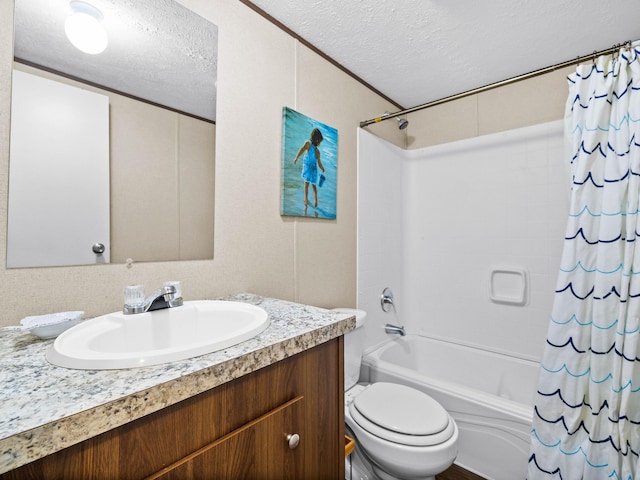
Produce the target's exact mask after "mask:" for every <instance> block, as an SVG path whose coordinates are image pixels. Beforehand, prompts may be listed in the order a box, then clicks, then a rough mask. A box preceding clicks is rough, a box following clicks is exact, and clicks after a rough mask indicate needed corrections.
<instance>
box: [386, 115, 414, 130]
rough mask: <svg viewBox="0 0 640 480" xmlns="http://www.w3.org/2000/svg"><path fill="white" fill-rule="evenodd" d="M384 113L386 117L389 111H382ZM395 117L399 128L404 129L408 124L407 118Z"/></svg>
mask: <svg viewBox="0 0 640 480" xmlns="http://www.w3.org/2000/svg"><path fill="white" fill-rule="evenodd" d="M398 113H399V112H398ZM384 114H385V116H386V117H389V116H390V115H391V113H390V112H384ZM383 119H384V118H383ZM395 119H396V122H398V128H399V129H400V130H404V129H405V128H407V127H408V126H409V120H407V119H406V118H400V117H395Z"/></svg>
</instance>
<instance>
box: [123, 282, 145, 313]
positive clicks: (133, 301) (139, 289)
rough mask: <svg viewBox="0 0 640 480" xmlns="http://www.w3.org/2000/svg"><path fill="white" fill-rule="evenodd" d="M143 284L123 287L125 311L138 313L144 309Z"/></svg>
mask: <svg viewBox="0 0 640 480" xmlns="http://www.w3.org/2000/svg"><path fill="white" fill-rule="evenodd" d="M144 302H145V296H144V285H127V286H126V287H124V308H123V311H124V312H125V313H140V312H142V311H144Z"/></svg>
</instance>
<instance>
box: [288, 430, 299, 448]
mask: <svg viewBox="0 0 640 480" xmlns="http://www.w3.org/2000/svg"><path fill="white" fill-rule="evenodd" d="M287 441H288V442H289V448H290V449H291V450H294V449H295V448H298V445H300V435H298V434H297V433H290V434H289V435H287Z"/></svg>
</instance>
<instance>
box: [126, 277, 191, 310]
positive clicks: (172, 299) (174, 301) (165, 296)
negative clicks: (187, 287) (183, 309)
mask: <svg viewBox="0 0 640 480" xmlns="http://www.w3.org/2000/svg"><path fill="white" fill-rule="evenodd" d="M180 295H181V292H180V291H178V288H177V287H176V286H175V285H171V284H165V285H163V286H162V288H159V289H157V290H155V291H154V292H153V293H152V294H151V295H149V296H148V297H147V298H146V299H145V301H144V303H142V304H137V305H129V304H127V303H125V305H124V307H123V309H122V313H124V314H125V315H131V314H134V313H144V312H151V311H153V310H161V309H163V308H173V307H180V306H181V305H182V303H183V301H182V297H181V296H180Z"/></svg>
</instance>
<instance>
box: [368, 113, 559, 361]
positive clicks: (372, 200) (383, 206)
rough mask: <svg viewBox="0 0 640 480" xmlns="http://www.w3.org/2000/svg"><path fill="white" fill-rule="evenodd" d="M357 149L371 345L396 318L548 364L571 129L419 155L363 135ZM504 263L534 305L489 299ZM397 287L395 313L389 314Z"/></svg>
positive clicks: (535, 131) (513, 134)
mask: <svg viewBox="0 0 640 480" xmlns="http://www.w3.org/2000/svg"><path fill="white" fill-rule="evenodd" d="M358 147H359V155H358V162H359V165H358V307H359V308H362V309H365V310H367V311H368V312H369V317H368V324H367V340H366V341H367V346H373V345H375V344H378V343H380V342H381V341H384V340H385V339H386V338H388V336H387V335H386V334H385V333H384V328H383V327H384V324H385V323H387V322H392V323H398V324H401V325H404V326H405V328H406V330H407V331H408V332H410V333H417V334H420V335H426V336H431V337H436V338H440V339H444V340H449V341H453V342H456V343H460V344H466V345H470V346H476V347H480V348H484V349H488V350H492V351H495V352H498V353H504V354H507V355H511V356H516V357H520V358H525V359H530V360H536V361H539V360H540V357H541V355H542V349H543V345H544V339H545V335H546V330H547V324H548V320H549V314H550V311H551V304H552V301H553V291H554V288H555V282H556V276H557V272H558V267H559V265H560V255H561V249H562V238H563V237H564V229H565V225H566V218H567V211H568V199H569V190H568V189H569V174H568V168H567V167H566V166H565V163H566V161H565V160H564V155H563V152H564V147H563V138H562V122H561V121H556V122H551V123H545V124H540V125H536V126H533V127H525V128H521V129H517V130H510V131H506V132H501V133H496V134H492V135H486V136H482V137H476V138H471V139H467V140H461V141H456V142H452V143H448V144H444V145H438V146H433V147H426V148H422V149H419V150H410V151H407V150H402V149H400V148H398V147H396V146H393V145H391V144H389V143H388V142H386V141H384V140H381V139H379V138H377V137H375V136H373V135H371V134H370V133H368V132H366V131H364V130H360V132H359V145H358ZM505 267H506V268H512V267H513V268H522V269H524V270H526V272H527V276H528V287H527V303H526V305H524V306H519V305H509V304H501V303H494V302H492V301H491V299H490V277H491V272H492V271H493V270H494V269H496V268H505ZM387 286H388V287H391V288H392V290H393V291H394V294H395V298H396V302H395V303H396V310H397V311H396V312H390V313H383V312H382V310H381V308H380V303H379V302H380V294H381V292H382V289H383V288H384V287H387Z"/></svg>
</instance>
